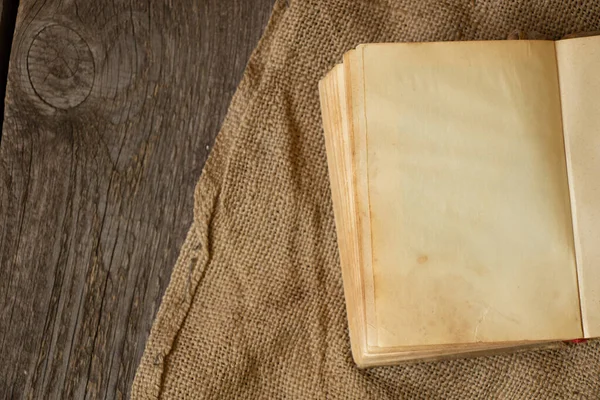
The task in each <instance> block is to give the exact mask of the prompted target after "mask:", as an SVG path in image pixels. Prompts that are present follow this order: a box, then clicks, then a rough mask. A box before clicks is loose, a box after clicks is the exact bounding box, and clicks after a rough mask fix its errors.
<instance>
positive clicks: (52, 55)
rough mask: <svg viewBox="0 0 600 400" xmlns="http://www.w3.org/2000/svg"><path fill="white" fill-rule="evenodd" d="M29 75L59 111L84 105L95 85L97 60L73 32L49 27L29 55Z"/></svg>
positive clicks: (34, 87) (41, 34) (45, 98)
mask: <svg viewBox="0 0 600 400" xmlns="http://www.w3.org/2000/svg"><path fill="white" fill-rule="evenodd" d="M27 73H28V75H29V80H30V81H31V86H32V87H33V90H34V91H35V93H36V94H37V95H38V96H39V98H40V99H42V100H43V101H44V102H45V103H47V104H49V105H50V106H52V107H55V108H59V109H63V110H66V109H69V108H73V107H75V106H77V105H79V104H81V103H82V102H83V101H84V100H85V99H86V98H87V97H88V96H89V94H90V91H91V90H92V86H93V83H94V58H93V56H92V52H91V51H90V48H89V46H88V44H87V43H86V41H85V40H84V39H83V38H82V37H81V35H79V34H78V33H77V32H75V31H74V30H73V29H71V28H68V27H66V26H63V25H49V26H46V27H44V28H43V29H42V30H41V31H39V32H38V34H37V35H36V36H35V38H34V40H33V42H32V43H31V46H30V47H29V51H28V52H27Z"/></svg>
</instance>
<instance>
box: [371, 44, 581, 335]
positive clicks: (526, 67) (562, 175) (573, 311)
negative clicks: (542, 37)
mask: <svg viewBox="0 0 600 400" xmlns="http://www.w3.org/2000/svg"><path fill="white" fill-rule="evenodd" d="M362 50H363V57H364V60H363V65H364V83H365V88H364V96H365V115H366V129H367V147H368V150H367V157H368V185H369V200H370V212H371V237H372V254H373V266H372V267H373V273H374V292H375V309H376V310H375V311H376V314H377V328H378V329H377V332H378V344H379V346H381V347H392V346H410V345H427V344H432V345H433V344H438V345H439V344H451V343H473V342H502V341H522V340H555V339H569V338H576V337H580V336H581V335H582V330H581V320H580V310H579V297H578V288H577V276H576V267H575V255H574V245H573V232H572V225H571V213H570V204H569V191H568V186H567V173H566V165H565V155H564V146H563V136H562V122H561V111H560V97H559V92H558V77H557V68H556V61H555V51H554V44H553V43H552V42H531V41H523V42H519V41H510V42H457V43H430V44H384V45H366V46H364V47H362Z"/></svg>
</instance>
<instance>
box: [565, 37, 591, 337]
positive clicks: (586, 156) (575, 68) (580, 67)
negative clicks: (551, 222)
mask: <svg viewBox="0 0 600 400" xmlns="http://www.w3.org/2000/svg"><path fill="white" fill-rule="evenodd" d="M556 55H557V59H558V67H559V69H558V70H559V76H560V87H561V96H562V108H563V121H564V122H563V125H564V131H565V144H566V149H567V161H568V164H569V183H570V187H571V198H572V203H573V226H574V229H575V244H576V250H577V264H578V271H579V282H580V284H579V289H580V292H581V312H582V319H583V328H584V336H585V337H598V336H600V283H599V282H600V179H599V177H600V112H599V110H600V98H599V97H598V96H599V94H600V75H599V74H598V69H599V68H600V37H598V36H592V37H586V38H579V39H568V40H561V41H558V42H556Z"/></svg>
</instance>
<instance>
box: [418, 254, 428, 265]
mask: <svg viewBox="0 0 600 400" xmlns="http://www.w3.org/2000/svg"><path fill="white" fill-rule="evenodd" d="M428 260H429V257H427V256H420V257H419V258H417V263H418V264H425V263H426V262H427V261H428Z"/></svg>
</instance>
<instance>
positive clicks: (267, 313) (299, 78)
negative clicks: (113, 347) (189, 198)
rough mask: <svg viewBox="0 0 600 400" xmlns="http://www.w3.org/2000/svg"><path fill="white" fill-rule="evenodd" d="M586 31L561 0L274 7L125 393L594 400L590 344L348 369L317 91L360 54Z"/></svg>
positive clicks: (598, 369)
mask: <svg viewBox="0 0 600 400" xmlns="http://www.w3.org/2000/svg"><path fill="white" fill-rule="evenodd" d="M516 28H519V29H522V30H524V31H536V32H539V33H540V34H543V35H546V36H549V37H551V38H558V37H561V36H563V35H564V34H567V33H570V32H574V31H583V30H596V29H600V4H598V3H596V2H592V1H589V2H586V1H576V2H575V1H574V2H565V1H563V0H523V1H510V2H508V1H507V2H496V1H491V0H465V1H451V0H446V1H439V2H434V1H429V0H399V1H381V0H371V1H368V0H363V1H351V0H323V1H318V0H311V1H305V0H291V1H289V2H284V1H278V2H277V3H276V4H275V8H274V11H273V16H272V17H271V20H270V22H269V25H268V27H267V28H266V31H265V33H264V36H263V38H262V40H261V42H260V43H259V45H258V48H257V49H256V50H255V52H254V54H253V56H252V58H251V60H250V62H249V64H248V66H247V69H246V72H245V75H244V78H243V80H242V83H241V84H240V87H239V89H238V91H237V93H236V95H235V96H234V99H233V102H232V105H231V107H230V111H229V114H228V116H227V118H226V121H225V123H224V125H223V128H222V131H221V133H220V134H219V136H218V138H217V143H216V145H215V147H214V149H213V151H212V154H211V156H210V158H209V160H208V162H207V164H206V167H205V169H204V172H203V175H202V177H201V179H200V182H199V184H198V186H197V189H196V200H195V210H194V214H195V217H194V222H193V224H192V227H191V229H190V231H189V234H188V237H187V239H186V242H185V244H184V246H183V248H182V250H181V254H180V257H179V260H178V262H177V265H176V266H175V269H174V271H173V274H172V277H171V283H170V285H169V287H168V289H167V291H166V294H165V296H164V298H163V303H162V305H161V308H160V310H159V312H158V315H157V318H156V321H155V323H154V326H153V328H152V332H151V335H150V338H149V340H148V343H147V345H146V350H145V353H144V356H143V358H142V361H141V364H140V366H139V368H138V371H137V375H136V379H135V382H134V385H133V389H132V395H133V397H134V398H139V399H156V398H168V399H187V398H243V399H257V398H268V399H277V398H289V399H297V398H303V399H304V398H319V399H321V398H323V399H324V398H327V399H330V398H341V399H348V398H378V399H379V398H427V399H435V398H444V399H465V398H502V399H504V398H506V399H515V398H523V399H545V398H548V399H557V398H584V399H597V398H600V342H598V341H592V342H588V343H586V344H578V345H571V346H568V347H566V348H563V349H560V350H546V351H538V352H529V353H520V354H511V355H502V356H494V357H487V358H474V359H465V360H452V361H444V362H437V363H425V364H413V365H405V366H397V367H385V368H374V369H368V370H359V369H357V368H356V367H355V365H354V363H353V361H352V358H351V354H350V344H349V339H348V328H347V322H346V314H345V306H344V297H343V291H342V280H341V273H340V265H339V258H338V253H337V245H336V235H335V229H334V220H333V212H332V205H331V196H330V189H329V180H328V174H327V167H326V156H325V145H324V141H323V132H322V128H321V118H320V111H319V102H318V92H317V82H318V80H319V79H320V78H321V77H322V76H324V75H325V73H326V72H327V71H328V70H329V69H330V68H331V67H332V66H333V65H334V64H335V63H336V62H339V61H340V59H341V56H342V54H343V53H344V52H345V51H346V50H349V49H351V48H353V47H355V46H356V45H357V44H359V43H365V42H390V41H437V40H471V39H503V38H505V37H506V35H507V33H508V32H510V31H512V30H514V29H516Z"/></svg>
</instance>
